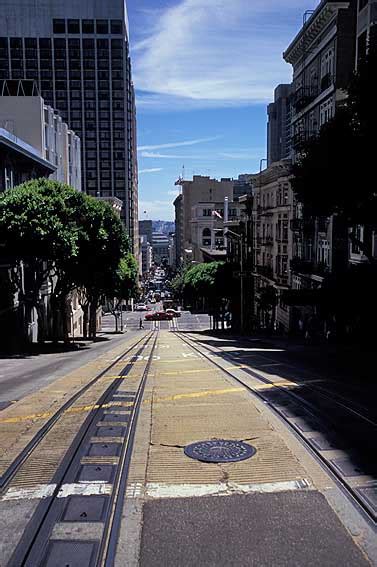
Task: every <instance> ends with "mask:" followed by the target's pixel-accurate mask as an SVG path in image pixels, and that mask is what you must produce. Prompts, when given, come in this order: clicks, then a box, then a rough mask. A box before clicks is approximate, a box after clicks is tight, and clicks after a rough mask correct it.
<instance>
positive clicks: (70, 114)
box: [0, 0, 138, 253]
mask: <svg viewBox="0 0 377 567" xmlns="http://www.w3.org/2000/svg"><path fill="white" fill-rule="evenodd" d="M7 78H11V79H22V78H26V79H35V80H36V81H37V82H38V85H39V89H40V92H41V95H42V97H43V98H44V99H45V102H46V103H47V104H49V105H51V106H52V107H53V108H55V109H57V110H58V111H59V113H60V115H61V116H62V118H63V120H64V121H65V122H67V123H68V125H69V127H70V128H72V129H73V130H74V131H75V132H76V133H77V134H78V136H80V138H81V140H82V144H81V147H82V190H83V191H85V192H86V193H88V194H90V195H93V196H98V197H117V198H118V199H121V200H122V202H123V209H122V218H123V220H124V222H125V225H126V227H127V230H128V232H129V235H130V237H131V242H132V244H133V249H134V252H136V253H137V247H138V224H137V223H138V214H137V201H138V188H137V160H136V118H135V116H136V112H135V97H134V89H133V84H132V79H131V61H130V54H129V41H128V20H127V9H126V2H125V0H107V1H106V2H103V1H100V0H85V1H80V2H78V1H77V0H48V2H46V0H3V1H2V2H1V18H0V79H7Z"/></svg>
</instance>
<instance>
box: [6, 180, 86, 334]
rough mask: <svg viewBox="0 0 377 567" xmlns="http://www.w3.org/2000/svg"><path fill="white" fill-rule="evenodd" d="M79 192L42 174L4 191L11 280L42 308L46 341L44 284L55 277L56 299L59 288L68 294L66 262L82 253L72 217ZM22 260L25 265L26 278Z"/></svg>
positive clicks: (29, 301) (31, 303)
mask: <svg viewBox="0 0 377 567" xmlns="http://www.w3.org/2000/svg"><path fill="white" fill-rule="evenodd" d="M76 194H77V192H76V191H74V189H72V188H70V187H68V186H67V185H63V184H61V183H57V182H54V181H50V180H46V179H40V180H34V181H30V182H28V183H25V184H23V185H20V186H19V187H17V188H15V189H12V190H11V191H6V192H4V193H3V194H1V195H0V242H1V243H2V254H3V256H4V257H6V258H8V260H9V263H10V264H12V265H13V266H14V269H13V270H12V271H11V273H12V279H13V284H14V285H15V287H16V289H17V290H18V293H19V298H20V300H21V302H23V303H26V304H29V306H30V307H31V308H35V309H36V311H37V313H38V320H39V325H38V329H39V340H41V341H42V340H43V339H44V337H45V329H44V325H43V323H44V321H45V312H44V304H43V301H42V296H41V288H42V286H43V285H44V284H45V283H46V281H48V280H49V279H50V281H51V282H52V297H53V298H54V299H55V298H56V299H57V298H58V296H59V295H60V290H63V289H64V291H65V293H66V294H67V293H69V291H70V290H71V289H72V286H73V281H72V280H70V278H69V277H68V279H67V278H66V277H65V276H66V272H65V270H64V268H63V266H64V265H66V263H67V262H68V263H69V262H70V261H71V260H72V258H74V257H76V256H77V255H78V239H77V230H75V227H74V226H73V225H72V218H71V217H72V200H75V198H76ZM21 263H24V265H25V271H24V276H25V282H24V283H23V282H22V280H21V274H22V271H21V270H20V269H19V267H20V265H21ZM63 274H64V275H63Z"/></svg>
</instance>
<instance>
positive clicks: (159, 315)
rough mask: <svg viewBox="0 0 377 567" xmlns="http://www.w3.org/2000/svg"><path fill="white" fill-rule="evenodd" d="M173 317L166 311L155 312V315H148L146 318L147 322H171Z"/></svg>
mask: <svg viewBox="0 0 377 567" xmlns="http://www.w3.org/2000/svg"><path fill="white" fill-rule="evenodd" d="M172 319H173V315H171V314H170V313H166V311H153V313H147V314H146V316H145V320H146V321H171V320H172Z"/></svg>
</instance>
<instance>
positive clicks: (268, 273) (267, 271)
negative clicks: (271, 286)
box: [255, 266, 274, 278]
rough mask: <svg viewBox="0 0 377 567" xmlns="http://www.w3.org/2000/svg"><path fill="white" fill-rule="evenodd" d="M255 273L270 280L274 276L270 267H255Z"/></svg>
mask: <svg viewBox="0 0 377 567" xmlns="http://www.w3.org/2000/svg"><path fill="white" fill-rule="evenodd" d="M255 271H256V272H257V274H260V275H261V276H265V277H267V278H272V277H273V275H274V272H273V269H272V268H271V267H270V266H255Z"/></svg>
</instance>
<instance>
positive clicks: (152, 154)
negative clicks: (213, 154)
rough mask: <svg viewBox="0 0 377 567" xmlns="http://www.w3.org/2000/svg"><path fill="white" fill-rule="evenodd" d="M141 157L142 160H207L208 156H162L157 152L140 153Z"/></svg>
mask: <svg viewBox="0 0 377 567" xmlns="http://www.w3.org/2000/svg"><path fill="white" fill-rule="evenodd" d="M140 157H142V158H153V159H207V158H208V156H201V155H196V156H190V155H175V154H160V153H156V152H140Z"/></svg>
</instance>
